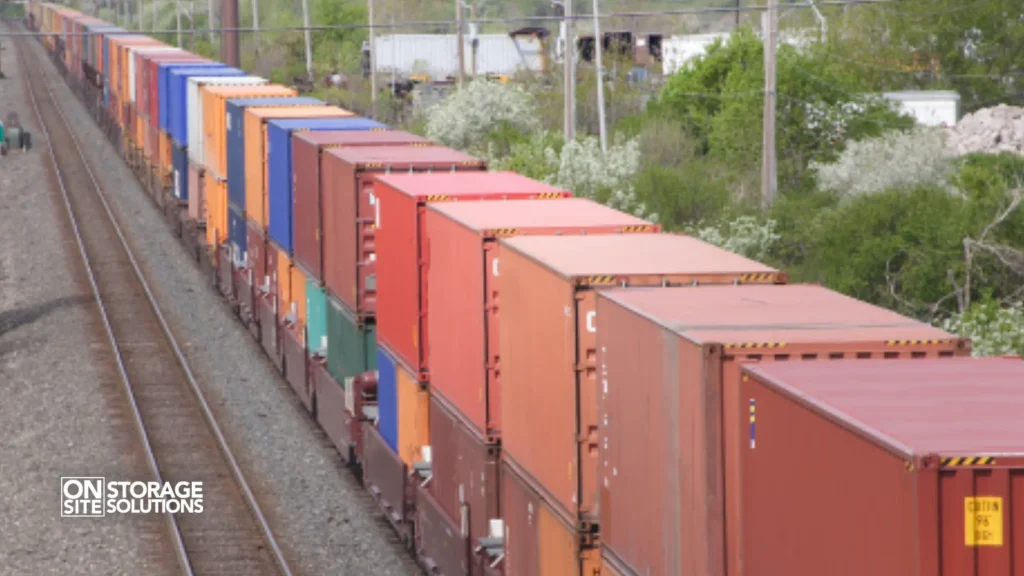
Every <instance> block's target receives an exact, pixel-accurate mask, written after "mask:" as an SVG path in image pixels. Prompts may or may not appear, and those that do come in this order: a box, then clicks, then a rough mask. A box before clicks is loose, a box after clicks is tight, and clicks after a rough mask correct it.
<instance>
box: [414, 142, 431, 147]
mask: <svg viewBox="0 0 1024 576" xmlns="http://www.w3.org/2000/svg"><path fill="white" fill-rule="evenodd" d="M412 145H413V146H433V145H434V143H433V142H415V143H413V144H412Z"/></svg>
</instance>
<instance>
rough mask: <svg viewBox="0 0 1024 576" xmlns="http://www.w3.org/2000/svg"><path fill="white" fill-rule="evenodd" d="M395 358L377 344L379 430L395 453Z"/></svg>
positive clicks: (396, 404)
mask: <svg viewBox="0 0 1024 576" xmlns="http://www.w3.org/2000/svg"><path fill="white" fill-rule="evenodd" d="M395 364H396V363H395V359H394V357H393V356H391V354H389V353H388V352H387V351H386V350H385V349H384V347H383V346H377V414H378V419H377V430H379V431H380V435H381V437H383V438H384V441H385V442H387V443H388V446H390V447H391V449H392V450H394V451H395V453H397V452H398V373H397V372H398V370H397V369H396V368H395Z"/></svg>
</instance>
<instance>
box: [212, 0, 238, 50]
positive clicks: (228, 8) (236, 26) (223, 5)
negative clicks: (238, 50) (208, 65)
mask: <svg viewBox="0 0 1024 576" xmlns="http://www.w3.org/2000/svg"><path fill="white" fill-rule="evenodd" d="M228 4H229V2H228V1H224V2H222V3H221V5H220V9H221V12H223V11H225V10H230V9H231V8H230V7H229V6H228ZM235 13H236V14H237V13H238V5H237V4H236V5H235ZM222 16H223V15H222ZM223 21H224V18H223V17H222V18H221V22H222V23H223ZM206 27H207V28H208V29H209V30H210V32H209V34H210V48H213V29H214V28H215V26H214V24H213V0H206ZM224 28H238V22H235V26H224ZM222 34H223V32H222ZM221 38H223V36H221ZM222 42H223V41H222ZM223 49H224V47H221V50H223ZM221 57H222V58H227V56H226V55H225V54H221ZM229 65H230V64H229Z"/></svg>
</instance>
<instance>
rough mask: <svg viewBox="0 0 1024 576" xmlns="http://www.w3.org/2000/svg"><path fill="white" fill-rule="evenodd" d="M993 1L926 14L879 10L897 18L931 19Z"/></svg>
mask: <svg viewBox="0 0 1024 576" xmlns="http://www.w3.org/2000/svg"><path fill="white" fill-rule="evenodd" d="M991 1H992V0H976V1H975V2H971V3H970V4H965V5H963V6H957V7H956V8H950V9H948V10H938V11H929V12H925V13H918V12H903V11H902V10H893V9H892V8H889V7H888V6H881V7H879V9H880V10H882V11H884V12H888V13H889V14H895V15H896V16H912V17H916V18H931V17H933V16H945V15H947V14H955V13H957V12H963V11H964V10H970V9H971V8H974V7H975V6H980V5H982V4H985V3H987V2H991ZM904 3H905V4H910V2H909V1H908V2H904Z"/></svg>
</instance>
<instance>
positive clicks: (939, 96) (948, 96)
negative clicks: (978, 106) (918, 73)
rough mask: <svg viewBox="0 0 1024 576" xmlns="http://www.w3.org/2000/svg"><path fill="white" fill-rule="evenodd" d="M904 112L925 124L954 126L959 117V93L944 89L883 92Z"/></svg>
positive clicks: (885, 96) (884, 95)
mask: <svg viewBox="0 0 1024 576" xmlns="http://www.w3.org/2000/svg"><path fill="white" fill-rule="evenodd" d="M882 96H883V97H884V98H885V99H886V100H891V101H893V102H896V103H897V106H898V108H899V109H900V111H902V112H903V113H904V114H907V115H908V116H911V117H913V118H914V119H915V120H917V122H918V124H923V125H925V126H955V125H956V122H957V120H959V118H960V95H959V94H957V93H956V92H952V91H946V90H927V91H924V90H921V91H917V90H913V91H906V92H885V93H883V94H882Z"/></svg>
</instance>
